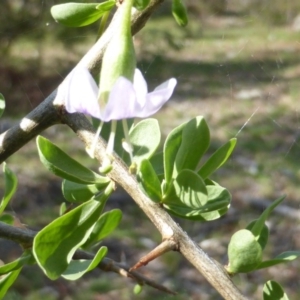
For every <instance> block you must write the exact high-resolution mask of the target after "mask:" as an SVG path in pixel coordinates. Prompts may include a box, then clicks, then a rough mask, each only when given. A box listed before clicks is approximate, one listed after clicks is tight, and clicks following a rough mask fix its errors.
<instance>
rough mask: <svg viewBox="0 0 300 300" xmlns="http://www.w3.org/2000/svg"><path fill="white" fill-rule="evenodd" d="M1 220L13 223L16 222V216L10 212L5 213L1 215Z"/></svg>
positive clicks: (9, 223)
mask: <svg viewBox="0 0 300 300" xmlns="http://www.w3.org/2000/svg"><path fill="white" fill-rule="evenodd" d="M0 222H3V223H5V224H8V225H13V224H14V222H15V218H14V217H13V216H12V215H10V214H3V215H1V216H0Z"/></svg>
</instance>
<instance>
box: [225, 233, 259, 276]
mask: <svg viewBox="0 0 300 300" xmlns="http://www.w3.org/2000/svg"><path fill="white" fill-rule="evenodd" d="M228 259H229V264H228V266H227V271H228V272H229V273H230V274H237V273H246V272H251V271H253V270H256V267H257V266H258V265H259V264H260V263H261V260H262V248H261V246H260V244H259V243H258V242H257V240H256V237H255V236H254V235H253V233H252V232H251V231H250V230H247V229H241V230H239V231H237V232H236V233H235V234H234V235H233V236H232V237H231V240H230V243H229V245H228Z"/></svg>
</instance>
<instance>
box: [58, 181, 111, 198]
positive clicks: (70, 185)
mask: <svg viewBox="0 0 300 300" xmlns="http://www.w3.org/2000/svg"><path fill="white" fill-rule="evenodd" d="M108 183H109V182H105V183H100V184H81V183H76V182H72V181H69V180H64V181H63V182H62V193H63V196H64V198H65V199H66V200H67V201H69V202H76V203H78V202H85V201H88V200H90V199H92V198H93V197H94V196H95V195H96V194H98V193H99V192H100V191H102V190H104V189H105V187H106V186H107V185H108Z"/></svg>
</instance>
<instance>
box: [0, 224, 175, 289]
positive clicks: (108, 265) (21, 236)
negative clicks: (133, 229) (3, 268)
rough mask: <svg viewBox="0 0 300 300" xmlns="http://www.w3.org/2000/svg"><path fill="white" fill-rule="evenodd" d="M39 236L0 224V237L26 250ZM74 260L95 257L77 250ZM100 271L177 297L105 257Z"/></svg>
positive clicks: (159, 285)
mask: <svg viewBox="0 0 300 300" xmlns="http://www.w3.org/2000/svg"><path fill="white" fill-rule="evenodd" d="M36 234H37V232H36V231H32V230H30V229H27V228H19V227H14V226H11V225H8V224H5V223H3V222H0V237H1V238H4V239H7V240H11V241H14V242H16V243H18V244H20V245H22V246H23V247H24V248H26V249H29V248H31V247H32V244H33V239H34V237H35V235H36ZM73 259H90V260H93V259H94V255H93V254H92V253H88V252H86V251H83V250H77V251H76V252H75V254H74V255H73ZM97 268H98V269H100V270H102V271H104V272H114V273H117V274H119V275H121V276H123V277H127V278H131V279H133V280H135V281H136V282H137V283H138V284H141V285H144V284H146V285H148V286H151V287H153V288H155V289H157V290H159V291H162V292H165V293H168V294H172V295H175V294H176V293H175V292H173V291H171V290H170V289H168V288H166V287H165V286H163V285H161V284H159V283H157V282H155V281H153V280H151V279H149V278H147V277H146V276H143V275H142V274H140V273H138V272H134V271H130V270H129V269H130V267H129V266H126V265H125V264H121V263H118V262H115V261H114V260H112V259H110V258H108V257H105V258H103V259H102V261H101V262H100V263H99V264H98V266H97Z"/></svg>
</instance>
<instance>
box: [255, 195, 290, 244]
mask: <svg viewBox="0 0 300 300" xmlns="http://www.w3.org/2000/svg"><path fill="white" fill-rule="evenodd" d="M284 198H285V196H282V197H280V198H279V199H277V200H275V201H274V202H273V203H272V204H271V205H270V206H269V207H268V208H266V209H265V211H264V212H263V213H262V214H261V215H260V217H259V218H258V219H257V220H256V222H255V224H254V225H253V227H252V228H251V232H252V233H253V235H254V236H255V237H256V239H259V236H260V233H261V231H262V230H263V228H264V225H265V222H266V220H267V218H268V217H269V215H270V213H271V212H272V211H273V209H274V208H275V207H276V206H277V205H278V204H280V203H281V202H282V201H283V199H284Z"/></svg>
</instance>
